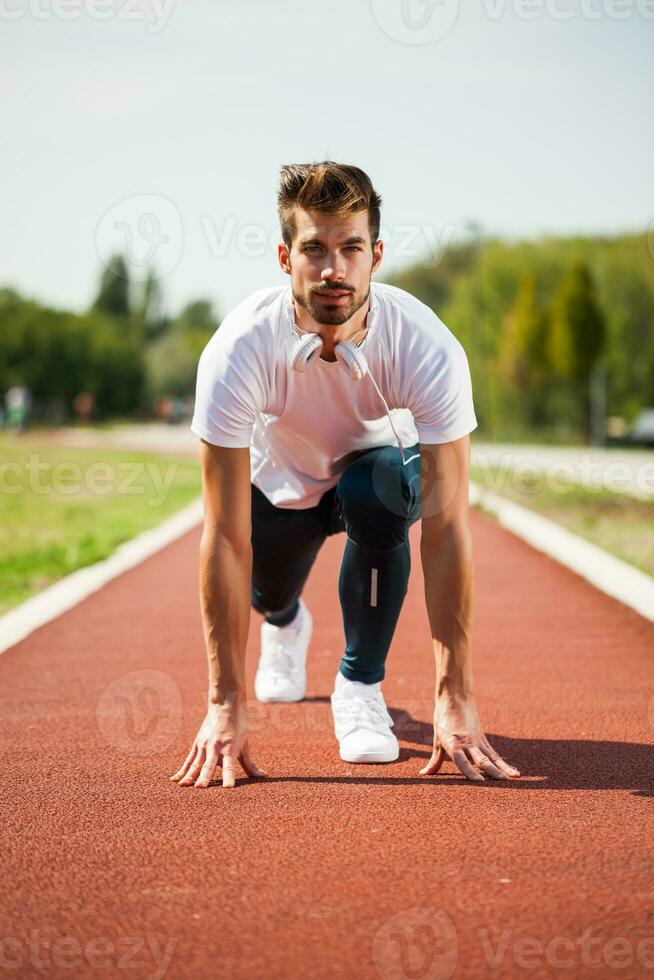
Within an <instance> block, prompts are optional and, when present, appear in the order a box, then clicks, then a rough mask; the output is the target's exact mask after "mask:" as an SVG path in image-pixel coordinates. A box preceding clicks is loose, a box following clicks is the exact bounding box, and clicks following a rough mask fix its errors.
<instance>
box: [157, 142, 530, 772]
mask: <svg viewBox="0 0 654 980" xmlns="http://www.w3.org/2000/svg"><path fill="white" fill-rule="evenodd" d="M278 203H279V217H280V223H281V230H282V238H283V243H282V244H281V245H279V247H278V256H279V263H280V266H281V268H282V270H283V271H284V272H285V273H286V274H287V275H288V276H290V278H291V283H290V286H281V287H274V288H269V289H262V290H260V291H258V292H256V293H254V294H253V295H252V296H250V297H249V298H248V299H246V300H245V301H244V302H242V303H241V304H240V305H239V306H238V307H236V309H235V310H233V311H232V313H230V314H229V316H228V317H227V318H226V319H225V321H224V322H223V324H222V325H221V327H220V329H219V330H218V331H217V332H216V334H215V335H214V336H213V337H212V339H211V340H210V342H209V344H208V345H207V347H206V348H205V350H204V351H203V353H202V357H201V359H200V364H199V368H198V381H197V397H196V406H195V414H194V417H193V422H192V429H193V431H194V432H195V433H196V434H197V435H198V436H199V437H200V438H201V440H202V443H201V462H202V475H203V493H204V506H205V522H204V531H203V535H202V542H201V547H200V592H201V603H202V616H203V625H204V635H205V642H206V648H207V656H208V661H209V698H208V711H207V715H206V718H205V719H204V721H203V723H202V725H201V727H200V730H199V732H198V734H197V736H196V738H195V741H194V743H193V745H192V747H191V751H190V752H189V754H188V757H187V759H186V761H185V762H184V764H183V766H182V767H181V769H180V770H179V772H177V773H176V774H175V775H174V776H172V777H171V778H172V779H173V780H175V781H177V782H179V783H180V785H182V786H190V785H194V786H196V787H206V786H208V785H209V782H210V780H211V779H212V777H213V775H214V772H215V770H216V768H217V767H218V766H219V765H220V766H222V777H223V785H224V786H233V785H234V782H235V777H234V766H235V762H236V760H237V759H239V760H240V762H241V764H242V766H243V768H244V769H245V771H246V773H248V774H249V775H252V776H261V775H265V774H264V773H263V772H262V770H260V769H259V768H258V767H257V766H256V765H255V763H254V762H253V761H252V759H251V757H250V753H249V749H248V745H247V713H246V707H245V704H246V686H245V667H244V659H245V646H246V640H247V635H248V626H249V618H250V604H252V605H253V606H254V607H255V609H257V610H258V611H259V612H261V613H262V614H263V616H264V623H263V625H262V628H261V657H260V661H259V665H258V670H257V675H256V681H255V693H256V696H257V698H259V700H261V701H266V702H269V701H299V700H301V699H302V698H303V697H304V694H305V686H306V671H305V661H306V656H307V650H308V647H309V642H310V638H311V631H312V619H311V614H310V612H309V610H308V609H307V607H306V605H305V603H304V601H303V600H302V598H301V593H302V590H303V587H304V584H305V582H306V579H307V577H308V574H309V571H310V569H311V566H312V564H313V562H314V560H315V558H316V555H317V553H318V551H319V549H320V547H321V545H322V543H323V542H324V540H325V538H326V537H327V536H328V535H330V534H335V533H339V532H341V531H345V532H346V535H347V539H346V543H345V550H344V555H343V561H342V565H341V572H340V578H339V595H340V602H341V608H342V613H343V625H344V632H345V652H344V656H343V658H342V660H341V663H340V666H339V670H338V673H337V675H336V678H335V681H334V692H333V694H332V696H331V704H332V711H333V716H334V726H335V734H336V738H337V739H338V742H339V751H340V756H341V758H342V759H344V760H346V761H348V762H352V763H365V762H379V763H381V762H392V761H394V760H395V759H397V757H398V752H399V749H398V743H397V739H396V737H395V735H394V733H393V732H392V720H391V717H390V715H389V714H388V711H387V709H386V705H385V702H384V697H383V694H382V691H381V681H382V679H383V677H384V665H385V661H386V656H387V654H388V650H389V647H390V644H391V640H392V637H393V633H394V631H395V626H396V623H397V620H398V616H399V613H400V609H401V607H402V602H403V600H404V596H405V593H406V590H407V583H408V578H409V568H410V550H409V542H408V529H409V527H410V525H411V524H412V523H413V522H414V521H416V520H417V519H418V518H419V517H421V518H422V525H421V544H420V554H421V559H422V566H423V570H424V578H425V599H426V604H427V611H428V614H429V621H430V625H431V632H432V638H433V646H434V653H435V657H436V696H435V714H434V750H433V754H432V757H431V759H430V760H429V762H428V764H427V765H426V766H425V767H424V769H422V771H421V772H422V774H425V775H429V774H433V773H436V772H438V770H439V768H440V766H441V764H442V762H443V760H444V759H445V758H446V757H447V756H449V757H450V758H451V759H452V760H453V762H454V763H455V765H456V766H457V767H458V769H459V770H460V771H461V772H462V773H463V774H464V775H465V776H467V777H468V779H471V780H475V781H479V780H484V778H485V777H491V778H504V777H513V776H518V775H519V773H518V771H517V770H516V769H514V768H513V767H512V766H509V765H508V764H507V763H506V762H504V761H503V760H502V759H501V758H500V757H499V756H498V755H497V753H496V752H495V751H494V750H493V749H492V747H491V746H490V744H489V743H488V741H487V739H486V737H485V735H484V733H483V731H482V729H481V726H480V723H479V719H478V716H477V711H476V708H475V703H474V698H473V694H472V669H471V650H470V632H471V621H472V603H473V596H472V586H473V569H472V557H471V543H470V533H469V528H468V517H467V511H468V468H469V455H470V435H469V434H470V432H471V431H472V430H473V429H475V428H476V425H477V421H476V419H475V414H474V408H473V401H472V390H471V383H470V373H469V369H468V362H467V358H466V355H465V352H464V350H463V348H462V347H461V345H460V343H459V342H458V340H457V339H456V338H455V337H454V336H453V335H452V334H451V333H450V331H449V330H448V329H447V327H445V325H444V324H443V323H441V321H440V320H439V319H438V317H437V316H436V315H435V314H434V313H433V312H432V311H431V310H430V309H428V308H427V307H426V306H424V305H423V304H422V303H420V302H419V301H418V300H417V299H416V298H415V297H413V296H411V295H410V294H408V293H406V292H405V291H403V290H400V289H397V288H394V287H392V286H388V285H382V284H380V283H372V282H371V275H372V273H373V272H375V271H376V270H377V269H378V268H379V265H380V263H381V261H382V255H383V244H382V242H381V241H380V240H379V225H380V204H381V198H380V197H379V195H378V194H377V193H376V191H375V190H374V188H373V186H372V184H371V182H370V179H369V177H368V176H367V175H366V174H365V173H364V172H363V171H362V170H360V169H359V168H357V167H353V166H346V165H339V164H337V163H333V162H331V161H326V162H323V163H318V164H306V165H294V166H285V167H283V168H282V171H281V185H280V191H279V202H278Z"/></svg>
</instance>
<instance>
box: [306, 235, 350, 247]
mask: <svg viewBox="0 0 654 980" xmlns="http://www.w3.org/2000/svg"><path fill="white" fill-rule="evenodd" d="M365 244H366V240H365V238H362V237H361V235H350V237H349V238H346V239H345V241H344V242H341V245H365ZM300 245H324V242H323V241H321V240H320V238H306V239H304V240H302V241H300Z"/></svg>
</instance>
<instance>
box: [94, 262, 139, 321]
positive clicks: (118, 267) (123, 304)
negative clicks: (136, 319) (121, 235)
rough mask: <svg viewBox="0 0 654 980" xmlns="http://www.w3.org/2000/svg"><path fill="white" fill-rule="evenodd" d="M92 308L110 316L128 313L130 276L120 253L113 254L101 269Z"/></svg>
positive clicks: (122, 315)
mask: <svg viewBox="0 0 654 980" xmlns="http://www.w3.org/2000/svg"><path fill="white" fill-rule="evenodd" d="M93 309H94V310H99V311H100V312H102V313H109V314H110V315H111V316H118V317H124V318H125V319H127V318H128V317H129V315H130V309H131V305H130V278H129V269H128V268H127V263H126V262H125V259H124V258H123V256H122V255H114V256H113V257H112V258H111V259H110V260H109V262H108V263H107V265H106V266H105V268H104V269H103V271H102V276H101V278H100V290H99V292H98V295H97V297H96V300H95V302H94V304H93Z"/></svg>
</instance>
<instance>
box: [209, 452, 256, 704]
mask: <svg viewBox="0 0 654 980" xmlns="http://www.w3.org/2000/svg"><path fill="white" fill-rule="evenodd" d="M200 461H201V464H202V494H203V498H204V530H203V532H202V540H201V542H200V603H201V608H202V624H203V627H204V639H205V645H206V650H207V660H208V666H209V703H210V704H211V703H213V704H217V703H219V702H224V701H225V699H226V698H227V696H228V695H230V694H231V695H233V696H235V697H237V698H242V699H243V700H245V645H246V643H247V635H248V628H249V624H250V582H251V576H252V544H251V540H250V536H251V516H250V453H249V450H248V449H224V448H222V447H221V446H210V445H209V444H208V443H206V442H203V443H202V445H201V449H200Z"/></svg>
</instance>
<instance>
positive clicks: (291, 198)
mask: <svg viewBox="0 0 654 980" xmlns="http://www.w3.org/2000/svg"><path fill="white" fill-rule="evenodd" d="M380 206H381V197H380V196H379V194H378V193H377V191H376V190H375V189H374V187H373V186H372V181H371V180H370V177H369V176H368V174H366V173H364V171H363V170H360V169H359V167H353V166H351V165H350V164H347V163H334V161H333V160H323V161H322V162H321V163H289V164H286V165H285V166H283V167H282V169H281V172H280V180H279V194H278V196H277V210H278V213H279V223H280V225H281V229H282V238H283V239H284V244H285V245H286V246H287V247H288V248H290V247H291V243H292V241H293V236H294V234H295V230H296V229H295V220H294V213H293V212H294V208H296V207H299V208H302V209H303V210H304V211H322V212H323V213H324V214H344V213H346V212H352V211H366V210H367V211H368V218H369V221H368V226H369V228H370V240H371V242H372V244H373V245H374V244H375V242H376V241H377V239H378V238H379V222H380V212H379V208H380Z"/></svg>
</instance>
